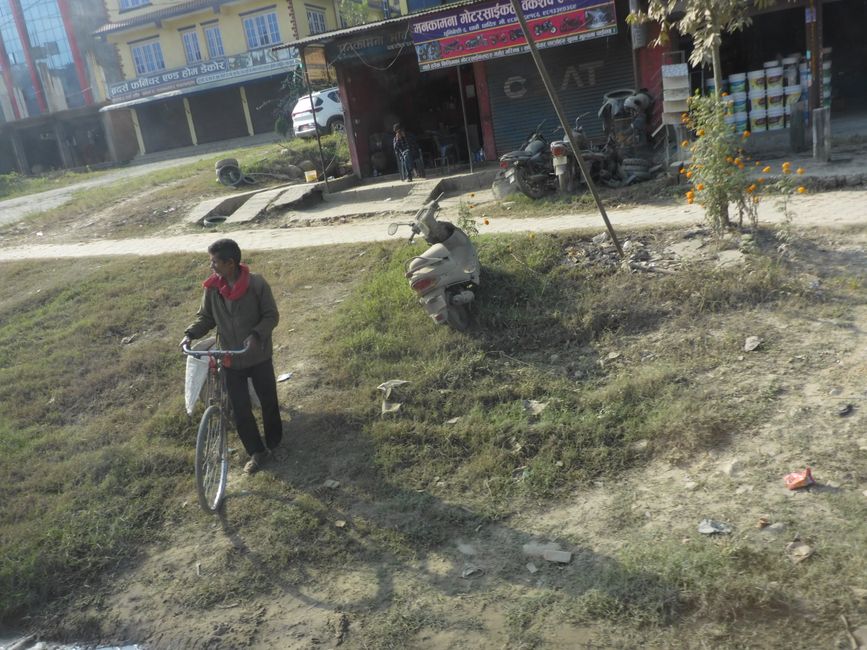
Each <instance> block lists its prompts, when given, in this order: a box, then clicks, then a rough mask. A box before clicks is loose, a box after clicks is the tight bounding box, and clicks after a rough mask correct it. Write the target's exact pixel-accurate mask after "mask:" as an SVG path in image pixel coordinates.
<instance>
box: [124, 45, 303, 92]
mask: <svg viewBox="0 0 867 650" xmlns="http://www.w3.org/2000/svg"><path fill="white" fill-rule="evenodd" d="M297 56H298V55H297V52H296V51H295V49H294V48H292V49H285V50H272V49H271V48H266V49H262V50H251V51H249V52H243V53H241V54H233V55H231V56H227V57H223V58H220V59H213V60H210V61H201V62H199V63H194V64H191V65H187V66H184V67H183V68H175V69H173V70H166V71H164V72H157V73H154V74H150V75H146V76H143V77H137V78H136V79H127V80H126V81H122V82H120V83H116V84H111V85H110V86H109V88H108V95H109V97H110V98H111V100H112V101H113V102H120V101H127V100H130V99H138V98H140V97H150V96H151V95H156V94H158V93H164V92H166V91H169V90H178V89H181V88H190V87H192V86H204V85H207V84H210V83H215V82H222V81H226V80H228V79H238V81H245V80H247V79H248V78H249V79H255V78H258V77H261V76H263V75H267V74H274V73H277V72H280V71H283V70H294V69H295V67H296V66H297V65H298V64H299V63H300V60H299V59H298V58H297Z"/></svg>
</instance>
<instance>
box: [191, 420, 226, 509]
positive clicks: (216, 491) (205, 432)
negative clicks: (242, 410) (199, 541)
mask: <svg viewBox="0 0 867 650" xmlns="http://www.w3.org/2000/svg"><path fill="white" fill-rule="evenodd" d="M228 475H229V443H228V439H227V435H226V417H225V414H224V413H223V410H222V409H221V408H220V405H219V404H212V405H211V406H209V407H208V408H207V409H205V413H204V414H203V415H202V421H201V423H199V434H198V436H197V438H196V488H197V490H198V493H199V505H201V506H202V510H204V511H205V512H207V513H215V512H217V511H218V510H219V509H220V506H221V505H222V503H223V497H224V496H225V495H226V479H227V477H228Z"/></svg>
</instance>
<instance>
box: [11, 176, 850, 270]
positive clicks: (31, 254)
mask: <svg viewBox="0 0 867 650" xmlns="http://www.w3.org/2000/svg"><path fill="white" fill-rule="evenodd" d="M479 198H480V197H478V196H477V197H476V199H475V200H476V201H477V202H478V199H479ZM457 203H458V201H457V200H456V197H453V198H452V199H450V200H448V201H447V202H445V206H444V210H443V216H444V217H445V218H447V219H455V218H456V217H457V209H456V206H457ZM775 203H776V202H775V201H774V200H768V201H765V202H764V203H763V204H762V205H761V206H760V210H759V219H760V220H761V221H762V222H769V223H772V222H781V221H783V215H782V214H781V212H780V210H779V209H778V207H777V206H776V205H775ZM865 204H867V190H864V189H857V190H851V191H835V192H823V193H817V194H808V195H804V196H798V197H796V198H794V199H793V200H792V203H791V209H792V213H793V214H794V224H795V226H797V227H835V228H839V227H846V226H852V225H859V224H863V223H865V214H864V205H865ZM609 218H610V219H611V222H612V224H613V225H614V227H615V228H616V229H618V230H628V229H632V228H641V227H647V226H660V225H689V224H693V223H702V222H703V219H704V217H703V212H702V209H701V207H700V206H698V205H691V206H690V205H686V204H685V203H666V204H657V205H645V206H640V207H635V208H627V209H612V210H610V211H609ZM391 220H392V219H391V218H389V217H385V218H380V217H376V218H371V219H364V220H357V221H353V222H350V223H345V224H332V225H323V226H310V227H301V228H279V229H249V230H233V231H231V236H232V237H233V238H235V239H236V240H237V241H238V242H239V243H240V245H241V247H242V249H244V250H279V249H292V248H304V247H308V246H327V245H330V244H347V243H357V242H365V241H381V240H387V239H389V236H388V233H387V232H386V229H387V225H388V223H389V222H390V221H391ZM585 228H586V229H591V230H599V231H601V230H603V229H604V226H603V224H602V220H601V218H600V217H599V214H598V213H596V212H583V213H579V214H572V215H561V216H556V217H547V218H535V219H494V220H492V221H491V222H490V224H488V225H482V224H480V225H479V229H480V231H481V232H482V233H484V234H487V233H513V232H527V231H533V232H556V231H563V230H573V229H585ZM216 232H220V230H219V229H218V230H215V229H207V230H203V231H202V232H201V233H196V234H187V235H178V236H172V237H165V236H154V237H145V238H132V239H119V240H107V239H103V240H98V241H76V242H70V243H68V244H60V245H39V244H38V243H37V244H32V245H26V246H12V247H9V248H0V261H11V260H21V259H55V258H69V257H95V256H103V255H142V256H145V255H162V254H166V253H183V252H200V251H202V250H205V249H206V248H207V246H208V244H209V243H210V242H211V241H212V240H213V239H214V235H215V233H216ZM227 232H228V231H227ZM0 246H2V241H0Z"/></svg>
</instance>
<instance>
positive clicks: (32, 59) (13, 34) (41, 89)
mask: <svg viewBox="0 0 867 650" xmlns="http://www.w3.org/2000/svg"><path fill="white" fill-rule="evenodd" d="M105 19H106V12H105V6H104V4H103V1H102V0H76V2H72V1H71V0H0V75H2V80H0V173H8V172H11V171H17V172H19V173H22V174H30V173H39V172H42V171H48V170H50V169H58V168H64V167H78V166H83V165H98V164H100V163H104V162H106V161H110V160H113V159H114V158H115V154H116V152H115V151H114V150H113V149H112V146H113V144H114V143H113V141H112V139H111V138H110V137H108V135H107V133H106V130H105V123H104V121H103V120H102V119H101V118H100V115H99V112H98V110H99V107H100V106H101V105H102V103H103V102H104V100H105V96H104V93H103V92H102V89H103V88H104V83H103V75H104V74H119V71H120V67H119V64H118V62H117V59H116V58H115V54H114V51H113V50H112V48H110V47H107V46H105V45H104V44H100V43H97V42H95V41H94V39H93V38H92V37H91V32H92V31H93V30H94V29H96V28H97V27H99V25H101V24H102V23H103V22H104V21H105Z"/></svg>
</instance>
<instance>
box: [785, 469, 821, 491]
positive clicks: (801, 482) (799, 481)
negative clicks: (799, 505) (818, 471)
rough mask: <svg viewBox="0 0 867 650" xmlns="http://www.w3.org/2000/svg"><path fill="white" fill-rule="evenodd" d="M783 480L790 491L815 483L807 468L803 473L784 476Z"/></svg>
mask: <svg viewBox="0 0 867 650" xmlns="http://www.w3.org/2000/svg"><path fill="white" fill-rule="evenodd" d="M783 480H784V481H785V482H786V487H787V488H789V489H790V490H797V489H798V488H802V487H808V486H810V485H814V484H815V483H816V481H815V480H813V473H812V472H811V471H810V468H809V467H808V468H807V469H805V470H804V471H803V472H792V473H791V474H786V476H785V477H784V478H783Z"/></svg>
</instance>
